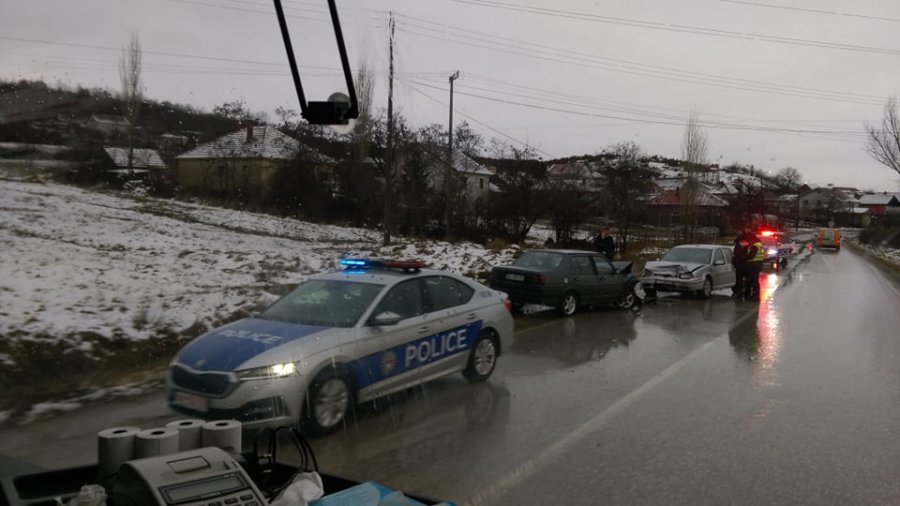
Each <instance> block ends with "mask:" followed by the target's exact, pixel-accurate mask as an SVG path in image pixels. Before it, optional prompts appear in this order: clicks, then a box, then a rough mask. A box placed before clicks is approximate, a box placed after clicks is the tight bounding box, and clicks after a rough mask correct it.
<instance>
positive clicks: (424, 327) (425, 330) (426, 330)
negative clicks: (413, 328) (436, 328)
mask: <svg viewBox="0 0 900 506" xmlns="http://www.w3.org/2000/svg"><path fill="white" fill-rule="evenodd" d="M426 332H428V326H427V325H426V326H423V327H419V334H424V333H426Z"/></svg>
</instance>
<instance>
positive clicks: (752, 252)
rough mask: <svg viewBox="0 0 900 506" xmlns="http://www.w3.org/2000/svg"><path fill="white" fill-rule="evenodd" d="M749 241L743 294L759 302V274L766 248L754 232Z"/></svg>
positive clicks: (748, 298)
mask: <svg viewBox="0 0 900 506" xmlns="http://www.w3.org/2000/svg"><path fill="white" fill-rule="evenodd" d="M749 243H750V245H749V246H748V247H747V268H746V274H747V275H746V279H745V280H744V296H745V298H746V299H747V300H752V301H756V302H759V274H760V273H761V272H762V266H763V261H764V260H765V259H766V249H765V248H764V247H763V244H762V241H760V240H759V237H756V235H755V234H751V235H750V238H749Z"/></svg>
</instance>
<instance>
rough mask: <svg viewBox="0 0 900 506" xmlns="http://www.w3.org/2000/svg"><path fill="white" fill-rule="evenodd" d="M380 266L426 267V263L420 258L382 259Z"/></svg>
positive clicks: (390, 267) (395, 267) (389, 267)
mask: <svg viewBox="0 0 900 506" xmlns="http://www.w3.org/2000/svg"><path fill="white" fill-rule="evenodd" d="M381 266H382V267H387V268H388V269H421V268H423V267H428V264H427V263H425V262H423V261H422V260H383V261H382V262H381Z"/></svg>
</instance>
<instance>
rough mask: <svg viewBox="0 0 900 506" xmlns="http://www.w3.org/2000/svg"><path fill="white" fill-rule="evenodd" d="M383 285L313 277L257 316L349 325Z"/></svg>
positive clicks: (360, 314)
mask: <svg viewBox="0 0 900 506" xmlns="http://www.w3.org/2000/svg"><path fill="white" fill-rule="evenodd" d="M383 288H384V285H379V284H375V283H359V282H355V281H341V280H333V279H313V280H310V281H307V282H306V283H303V284H301V285H300V286H298V287H297V288H296V289H295V290H294V291H292V292H291V293H289V294H287V295H285V296H284V297H282V298H281V299H279V300H278V301H276V302H275V303H274V304H272V305H271V306H269V307H268V308H267V309H266V310H265V311H263V312H262V313H260V314H259V318H263V319H266V320H276V321H283V322H288V323H297V324H303V325H321V326H323V327H352V326H353V325H356V322H358V321H359V319H360V318H361V317H362V315H363V313H364V312H365V311H366V309H368V307H369V306H370V305H371V304H372V301H373V300H375V297H376V296H377V295H378V293H379V292H381V290H382V289H383Z"/></svg>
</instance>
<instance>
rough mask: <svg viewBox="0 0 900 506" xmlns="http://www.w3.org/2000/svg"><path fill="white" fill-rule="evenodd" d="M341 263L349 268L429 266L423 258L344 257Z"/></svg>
mask: <svg viewBox="0 0 900 506" xmlns="http://www.w3.org/2000/svg"><path fill="white" fill-rule="evenodd" d="M341 265H343V266H344V267H347V268H360V267H361V268H363V269H366V268H378V267H381V268H383V269H402V270H418V269H421V268H423V267H428V264H427V263H425V262H423V261H422V260H380V259H373V258H342V259H341Z"/></svg>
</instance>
